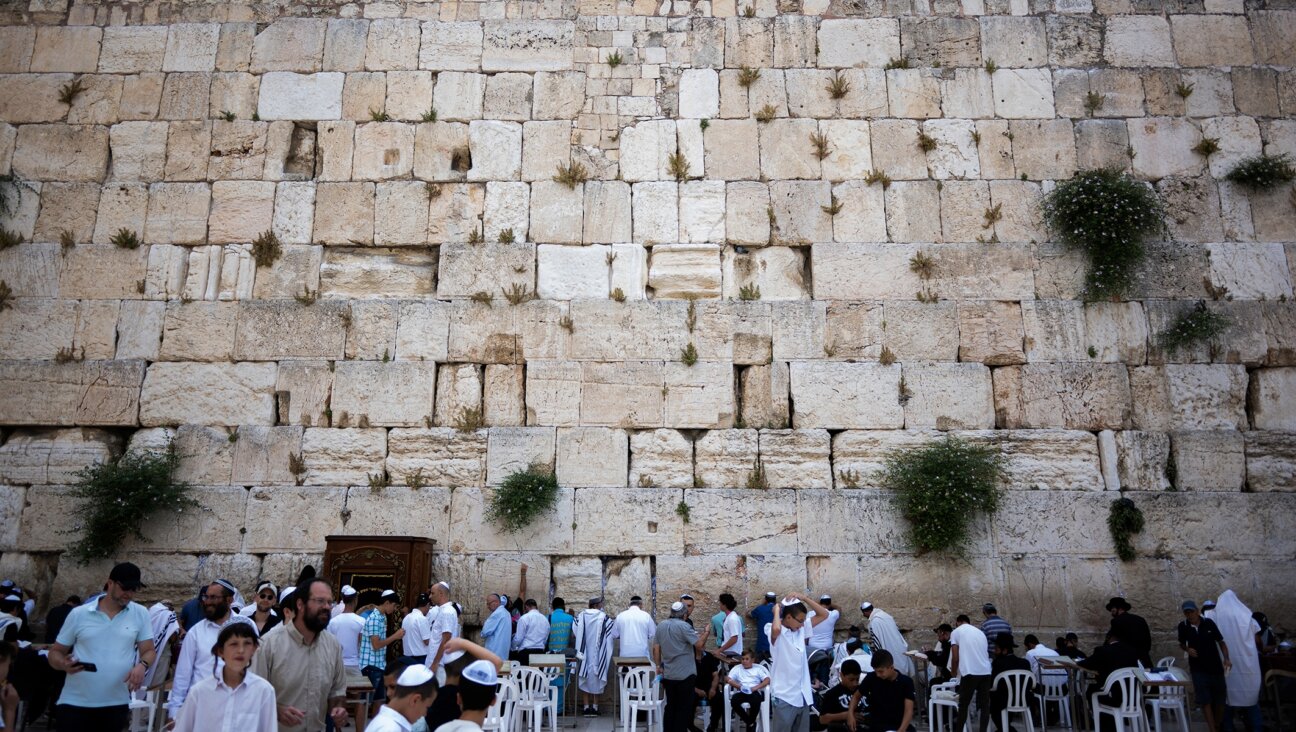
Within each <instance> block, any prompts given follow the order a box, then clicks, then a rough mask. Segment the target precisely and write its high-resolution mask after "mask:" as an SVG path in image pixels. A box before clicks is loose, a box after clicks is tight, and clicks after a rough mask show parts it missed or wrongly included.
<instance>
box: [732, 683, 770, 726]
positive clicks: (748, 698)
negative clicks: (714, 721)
mask: <svg viewBox="0 0 1296 732" xmlns="http://www.w3.org/2000/svg"><path fill="white" fill-rule="evenodd" d="M764 700H765V692H763V691H753V692H752V693H750V694H744V693H742V692H738V693H736V694H734V695H733V696H731V697H729V708H730V709H733V712H734V714H737V715H738V718H739V719H741V720H742V721H744V722H746V723H747V725H748V726H755V724H756V717H757V716H758V715H759V714H760V705H761V702H762V701H764ZM743 704H749V705H751V709H748V710H747V711H745V712H744V711H743V708H742V705H743Z"/></svg>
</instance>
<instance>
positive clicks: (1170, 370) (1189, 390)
mask: <svg viewBox="0 0 1296 732" xmlns="http://www.w3.org/2000/svg"><path fill="white" fill-rule="evenodd" d="M1129 373H1130V377H1129V378H1130V390H1131V392H1132V394H1133V399H1134V424H1135V426H1136V427H1138V428H1139V429H1143V430H1160V431H1165V430H1174V429H1197V430H1211V429H1236V430H1241V429H1245V428H1246V421H1247V420H1246V399H1247V374H1246V367H1244V366H1240V365H1227V364H1168V365H1165V366H1144V367H1141V368H1132V369H1130V372H1129ZM1257 373H1260V374H1262V373H1265V372H1263V371H1260V372H1257ZM1253 412H1254V407H1253Z"/></svg>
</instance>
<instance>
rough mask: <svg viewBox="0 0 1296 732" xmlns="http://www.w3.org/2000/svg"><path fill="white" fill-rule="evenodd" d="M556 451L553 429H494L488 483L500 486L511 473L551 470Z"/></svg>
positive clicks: (490, 436) (489, 447) (489, 435)
mask: <svg viewBox="0 0 1296 732" xmlns="http://www.w3.org/2000/svg"><path fill="white" fill-rule="evenodd" d="M556 450H557V430H556V429H555V428H553V427H492V428H491V429H489V430H488V431H487V451H486V458H487V463H486V481H487V483H488V484H489V485H499V484H500V483H501V482H502V481H503V480H504V479H505V478H506V477H508V475H509V474H510V473H514V472H516V471H519V470H526V469H527V468H528V467H529V466H532V465H538V466H545V467H547V468H548V469H550V470H552V469H553V467H554V461H555V460H556V456H557V452H556Z"/></svg>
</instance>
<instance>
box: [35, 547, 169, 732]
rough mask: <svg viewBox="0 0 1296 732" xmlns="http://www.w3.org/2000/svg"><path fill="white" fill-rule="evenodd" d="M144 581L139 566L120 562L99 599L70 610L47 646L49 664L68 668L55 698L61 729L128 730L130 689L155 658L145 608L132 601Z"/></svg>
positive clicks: (118, 731)
mask: <svg viewBox="0 0 1296 732" xmlns="http://www.w3.org/2000/svg"><path fill="white" fill-rule="evenodd" d="M144 586H145V585H144V583H143V582H141V581H140V570H139V567H137V566H135V565H134V564H131V563H130V562H122V563H121V564H118V565H117V566H115V567H113V568H112V572H110V573H109V574H108V583H107V584H106V585H104V594H103V595H102V596H100V597H99V599H98V600H97V601H95V602H92V603H89V604H86V605H81V606H80V607H77V608H73V610H72V612H70V613H68V617H67V620H66V621H65V622H64V623H63V627H62V629H60V630H59V633H58V637H57V638H56V639H55V643H54V645H52V646H50V649H49V663H50V666H52V667H54V669H56V670H58V671H64V672H66V673H67V681H66V682H64V684H63V693H62V694H61V695H60V696H59V700H58V729H59V730H60V732H73V731H74V730H78V731H79V730H105V731H111V732H120V731H121V730H124V729H126V724H127V722H128V721H129V714H128V705H129V704H130V692H132V691H134V690H135V689H138V688H139V686H140V684H141V683H142V682H143V681H144V674H145V672H147V671H148V669H149V666H151V665H152V664H153V662H154V660H155V657H156V654H155V653H154V650H153V625H152V623H151V622H150V621H149V614H148V610H145V609H144V606H143V605H140V604H138V603H135V602H133V600H134V599H135V592H136V590H139V589H140V588H141V587H144ZM137 653H138V658H137Z"/></svg>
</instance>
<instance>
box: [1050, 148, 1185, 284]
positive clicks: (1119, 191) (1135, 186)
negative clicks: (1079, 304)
mask: <svg viewBox="0 0 1296 732" xmlns="http://www.w3.org/2000/svg"><path fill="white" fill-rule="evenodd" d="M1041 206H1042V209H1043V214H1044V222H1045V224H1047V225H1048V228H1049V232H1050V233H1051V234H1052V235H1053V237H1054V238H1055V239H1057V240H1058V241H1060V242H1062V243H1063V244H1065V245H1067V246H1068V247H1072V248H1074V249H1079V250H1081V251H1083V252H1084V253H1085V254H1086V255H1088V257H1089V272H1088V275H1087V277H1086V280H1085V295H1086V297H1087V298H1089V299H1091V300H1098V299H1105V298H1116V297H1120V296H1121V295H1124V294H1125V293H1126V292H1127V291H1128V290H1129V288H1130V286H1131V285H1132V284H1133V282H1134V276H1135V273H1136V271H1137V269H1138V266H1139V264H1140V263H1141V262H1142V261H1143V256H1144V251H1145V250H1144V247H1143V242H1144V239H1145V238H1147V237H1150V236H1157V235H1160V234H1162V233H1163V232H1164V231H1165V224H1164V221H1163V218H1162V217H1163V211H1162V208H1161V201H1160V199H1158V198H1157V195H1156V193H1155V192H1154V191H1153V190H1152V188H1151V187H1150V186H1148V185H1146V184H1144V183H1141V182H1139V181H1136V180H1134V179H1133V178H1131V177H1129V176H1128V175H1126V174H1124V173H1122V172H1120V171H1118V170H1085V171H1081V172H1079V173H1077V174H1076V175H1075V177H1073V178H1071V180H1068V181H1065V182H1063V183H1059V184H1058V186H1057V187H1056V188H1054V189H1053V190H1052V191H1051V192H1050V193H1048V194H1047V195H1046V196H1044V200H1043V202H1042V204H1041Z"/></svg>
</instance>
